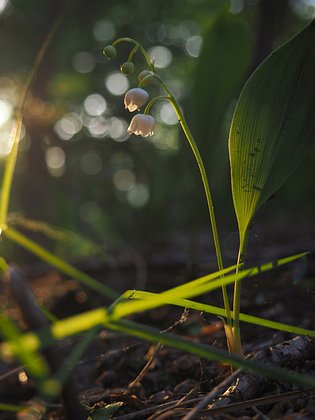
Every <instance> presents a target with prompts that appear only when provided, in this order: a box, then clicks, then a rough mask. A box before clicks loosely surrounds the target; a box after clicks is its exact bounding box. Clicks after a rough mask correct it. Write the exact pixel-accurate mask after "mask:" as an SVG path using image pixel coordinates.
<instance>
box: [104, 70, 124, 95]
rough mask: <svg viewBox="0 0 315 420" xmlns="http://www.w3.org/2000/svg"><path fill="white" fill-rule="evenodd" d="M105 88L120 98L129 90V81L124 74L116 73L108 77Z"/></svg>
mask: <svg viewBox="0 0 315 420" xmlns="http://www.w3.org/2000/svg"><path fill="white" fill-rule="evenodd" d="M105 86H106V88H107V90H108V91H109V92H110V93H111V94H112V95H115V96H120V95H123V94H124V93H125V92H126V91H127V90H128V88H129V81H128V79H127V77H126V76H125V75H124V74H122V73H120V72H114V73H111V74H109V75H108V76H107V77H106V79H105Z"/></svg>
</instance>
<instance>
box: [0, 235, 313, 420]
mask: <svg viewBox="0 0 315 420" xmlns="http://www.w3.org/2000/svg"><path fill="white" fill-rule="evenodd" d="M304 239H305V240H304V243H303V244H302V246H303V248H301V244H299V245H298V247H299V249H295V248H294V249H292V250H291V249H289V250H288V249H286V250H285V252H287V251H292V252H289V253H287V254H284V250H282V249H280V250H279V249H272V250H270V247H269V245H268V243H267V246H266V247H265V248H264V247H262V246H260V250H261V254H260V255H259V258H258V259H260V258H262V259H263V261H264V262H266V261H268V258H269V255H267V254H269V253H270V254H271V253H273V254H274V255H277V257H282V256H286V255H289V254H290V253H291V254H292V253H294V252H297V251H301V250H312V249H311V248H312V246H314V245H313V240H312V239H313V238H311V237H305V238H304ZM308 241H309V243H308ZM205 242H206V241H205ZM280 242H281V241H280ZM200 243H201V245H200V247H201V253H200V255H204V251H202V250H203V249H204V246H205V245H204V243H203V241H201V242H200ZM160 249H161V248H160ZM312 251H313V255H311V256H310V257H309V258H308V259H307V260H301V261H299V262H296V263H293V264H291V265H289V266H287V267H284V268H282V269H277V270H273V271H271V272H268V273H265V274H263V275H260V276H259V277H257V278H256V277H255V278H254V279H251V280H250V281H247V280H245V281H244V287H243V290H242V312H244V313H247V314H251V315H257V316H260V317H263V318H267V319H272V320H275V321H279V322H283V323H287V324H290V325H295V326H300V327H304V328H308V329H314V325H315V311H314V308H315V281H314V280H315V258H314V251H315V250H312ZM255 252H256V251H255ZM148 255H150V256H143V255H138V254H137V253H135V252H132V253H130V250H129V251H128V252H126V253H125V254H124V257H122V256H121V255H120V257H119V258H117V259H116V261H115V263H114V264H109V265H108V264H105V265H104V264H102V263H99V262H97V261H92V262H89V263H88V264H87V263H84V265H82V267H80V268H82V269H84V270H85V271H87V272H89V274H91V275H92V276H94V277H95V278H97V279H100V280H104V281H106V284H108V285H109V286H115V288H116V289H119V290H120V291H121V292H123V291H125V290H126V289H131V288H137V289H146V290H150V291H161V290H165V289H167V288H170V287H172V286H175V285H178V284H182V283H183V282H184V281H188V280H191V279H193V278H197V277H198V276H201V275H203V274H205V273H207V272H209V270H210V268H209V267H208V265H207V263H206V262H205V260H204V261H203V259H202V258H199V261H198V263H189V264H188V263H187V255H185V252H183V253H178V252H177V253H173V254H172V252H171V251H170V249H168V251H165V250H164V251H163V252H160V253H159V252H157V250H156V249H155V250H150V253H149V254H148ZM249 258H250V255H249ZM205 259H206V257H205ZM269 260H270V259H269ZM131 261H132V262H133V263H132V264H131V263H130V262H131ZM185 262H186V263H185ZM249 264H250V265H252V264H251V261H250V262H249ZM213 269H214V268H213ZM23 272H24V275H25V278H26V279H27V285H28V287H29V288H30V289H31V290H32V291H33V293H34V294H35V296H36V297H37V298H38V299H39V300H40V301H41V302H42V303H43V304H44V305H45V306H47V307H48V308H49V309H50V310H51V311H52V312H53V313H54V314H55V315H56V316H58V317H60V318H63V317H66V316H69V315H72V314H74V313H80V312H83V311H85V310H88V309H92V308H95V307H99V306H102V305H104V303H106V302H104V300H103V299H102V298H101V297H100V296H98V295H97V294H95V293H93V292H92V293H91V292H90V291H88V290H86V289H85V288H82V286H81V285H80V284H79V283H78V282H77V281H75V280H73V279H69V278H65V277H64V276H62V275H60V274H59V273H58V272H56V271H55V270H53V269H51V268H49V267H47V266H45V265H42V264H40V265H38V264H37V265H29V266H25V267H23ZM6 288H7V286H6V285H3V286H2V290H1V294H0V299H1V302H2V306H3V307H5V308H6V310H7V312H8V313H9V314H10V315H11V316H12V317H13V318H15V319H17V320H18V321H19V323H20V325H23V324H24V322H23V319H22V317H21V314H20V312H19V309H18V308H17V306H16V305H14V304H13V303H12V301H10V300H8V298H7V296H8V295H7V290H6ZM200 301H203V302H207V303H210V304H213V305H218V306H221V305H222V302H221V295H220V292H218V291H216V292H215V293H212V294H211V295H206V296H203V297H202V298H200ZM131 319H132V320H135V321H137V322H140V323H145V324H147V325H152V326H155V327H156V328H158V329H159V330H163V329H167V328H170V327H172V332H174V333H176V334H179V335H181V336H184V337H187V338H189V339H192V340H194V341H196V342H198V343H204V344H208V345H213V346H217V347H219V348H225V347H226V343H225V337H224V330H223V324H222V320H221V319H219V318H217V317H214V316H210V315H208V314H202V313H199V312H195V311H190V312H188V311H184V312H183V309H181V308H176V307H170V306H163V307H160V308H157V309H154V310H151V311H148V312H146V313H140V314H137V315H135V316H132V318H131ZM24 326H25V325H24ZM241 331H242V340H243V345H244V352H245V354H249V353H254V354H256V356H258V358H259V359H260V360H263V361H266V362H274V361H275V359H276V362H277V363H278V366H282V367H285V368H288V369H290V370H292V371H295V372H299V373H302V374H304V373H305V374H308V375H310V376H312V377H314V378H315V344H314V342H313V341H312V340H311V339H309V338H307V337H294V335H292V334H289V333H284V332H280V331H274V330H271V329H267V328H262V327H258V326H253V325H250V324H245V323H243V324H242V325H241ZM78 340H80V338H78V337H74V338H71V339H67V340H65V341H64V342H62V343H61V344H60V351H61V352H62V353H64V354H65V355H66V354H68V353H69V351H70V350H71V349H72V348H73V347H74V345H75V344H76V343H78ZM283 343H284V344H283ZM268 349H269V350H268ZM273 355H276V358H275V359H274V356H273ZM148 361H150V363H149V364H148V365H147V368H146V370H144V371H143V368H144V367H145V366H146V364H147V363H148ZM21 372H22V373H23V372H24V367H23V366H19V365H16V364H10V365H8V364H5V363H3V362H1V363H0V394H1V399H0V401H1V402H6V403H11V404H21V405H25V404H27V403H28V402H30V401H34V396H35V395H36V390H35V388H34V384H33V382H32V380H31V379H27V380H25V376H23V375H22V376H21ZM139 374H140V377H139ZM23 378H24V379H23ZM26 378H27V377H26ZM73 378H74V384H75V386H74V387H73V389H72V391H71V392H72V396H73V395H74V394H75V397H78V399H79V401H80V402H81V403H84V404H85V405H88V406H89V407H94V412H93V410H92V411H91V412H90V415H91V416H92V418H93V419H105V418H109V413H110V410H112V417H113V418H117V419H120V420H129V419H130V420H131V419H150V420H153V419H159V420H162V419H172V418H174V419H175V418H185V420H188V419H192V418H197V419H203V418H218V419H221V418H222V419H235V418H237V419H244V420H245V419H252V418H254V419H257V420H258V419H262V420H265V419H280V418H281V419H287V420H297V419H310V420H311V419H314V418H315V397H314V391H313V392H310V391H309V390H303V389H301V388H298V387H296V386H293V385H290V384H288V383H281V382H278V381H276V380H271V379H266V378H259V377H255V376H253V375H248V374H245V373H244V372H239V371H237V372H236V373H235V372H234V373H233V372H232V371H231V368H230V367H229V366H227V365H224V364H220V363H217V362H211V361H208V360H204V359H201V358H200V357H197V356H195V355H191V354H188V353H185V352H182V351H179V350H176V349H172V348H168V347H165V346H160V345H158V346H157V345H156V344H151V343H148V342H144V341H141V340H139V339H137V338H133V337H129V336H125V335H123V334H120V333H117V332H113V331H109V330H105V329H103V330H101V331H99V332H98V333H97V334H95V337H94V339H93V340H92V342H91V344H90V346H89V348H88V350H87V351H86V352H85V354H84V356H83V358H82V359H81V360H80V362H79V363H77V365H76V367H75V370H74V372H73ZM222 395H223V397H222ZM68 398H71V393H70V397H69V396H68ZM66 399H67V397H66V398H65V400H64V404H63V405H62V404H61V402H60V401H56V402H55V403H54V404H51V405H50V406H49V409H48V411H46V413H45V414H44V415H43V416H42V417H40V416H38V417H30V415H29V417H27V416H26V417H23V416H22V415H20V416H19V417H18V418H23V419H24V418H25V419H32V418H34V419H35V418H47V419H56V420H57V419H63V418H66V414H65V410H64V407H65V406H67V404H68V403H69V402H68V401H66ZM201 402H203V407H200V406H198V407H199V408H198V410H197V412H195V413H194V412H192V409H193V408H194V407H196V406H197V405H198V404H200V403H201ZM68 405H69V404H68ZM70 405H71V404H70ZM68 410H70V411H68V418H73V419H75V420H79V419H80V415H79V414H78V415H77V416H75V415H73V414H71V407H70V408H68ZM69 413H70V414H69ZM97 415H98V416H99V417H97ZM185 416H186V417H185ZM87 417H88V415H86V418H87ZM11 418H12V419H13V418H16V417H15V415H13V414H10V413H5V412H1V413H0V419H11Z"/></svg>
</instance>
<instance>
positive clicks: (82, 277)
mask: <svg viewBox="0 0 315 420" xmlns="http://www.w3.org/2000/svg"><path fill="white" fill-rule="evenodd" d="M3 234H4V235H5V236H6V237H7V238H8V239H10V240H11V241H13V242H15V243H17V244H19V245H21V246H22V247H23V248H25V249H27V250H28V251H29V252H31V253H32V254H35V255H36V256H37V257H39V258H40V259H42V260H43V261H45V262H47V263H48V264H50V265H52V266H54V267H56V268H57V269H58V270H60V271H61V272H63V273H65V274H67V275H68V276H70V277H73V278H74V279H76V280H78V281H79V282H81V283H83V284H84V285H85V286H87V287H89V288H91V289H93V290H95V291H97V292H99V293H101V294H102V295H104V296H107V297H108V298H110V299H116V298H117V297H118V293H117V292H115V291H114V290H112V289H111V288H109V287H107V286H105V284H102V283H100V282H98V281H97V280H95V279H93V278H92V277H90V276H89V275H87V274H85V273H83V272H82V271H80V270H78V269H77V268H75V267H73V266H72V265H70V264H68V263H66V262H65V261H63V260H62V259H61V258H58V257H57V256H56V255H54V254H52V253H51V252H49V251H47V250H46V249H45V248H43V247H41V246H40V245H38V244H36V243H35V242H34V241H32V240H30V239H28V238H27V237H26V236H24V235H22V234H21V233H20V232H18V231H16V230H15V229H13V228H11V227H8V228H7V229H6V230H4V231H3Z"/></svg>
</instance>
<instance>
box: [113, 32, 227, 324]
mask: <svg viewBox="0 0 315 420" xmlns="http://www.w3.org/2000/svg"><path fill="white" fill-rule="evenodd" d="M120 42H130V43H133V44H135V45H136V46H138V47H139V50H140V51H141V53H142V54H143V56H144V58H145V60H146V62H147V64H148V68H149V70H151V71H153V75H152V76H154V77H155V78H156V79H158V81H159V82H160V84H161V86H162V87H163V88H164V90H165V91H166V93H167V94H168V97H163V96H162V97H160V96H159V97H157V98H154V99H152V100H151V101H150V102H149V104H148V105H147V107H146V108H145V111H144V113H145V114H146V113H147V112H148V111H149V109H150V107H151V106H152V105H153V103H154V102H155V100H160V99H168V100H169V101H170V103H171V104H172V106H173V108H174V110H175V112H176V115H177V117H178V120H179V123H180V125H181V127H182V129H183V131H184V134H185V136H186V138H187V140H188V143H189V145H190V147H191V149H192V151H193V154H194V156H195V159H196V161H197V164H198V168H199V171H200V174H201V179H202V183H203V187H204V191H205V195H206V199H207V205H208V211H209V218H210V223H211V228H212V232H213V240H214V246H215V252H216V257H217V263H218V267H219V270H222V269H223V261H222V253H221V247H220V241H219V235H218V229H217V223H216V218H215V213H214V205H213V201H212V196H211V192H210V187H209V183H208V179H207V174H206V170H205V166H204V164H203V160H202V158H201V155H200V152H199V149H198V147H197V144H196V142H195V140H194V138H193V135H192V134H191V131H190V130H189V127H188V125H187V122H186V120H185V118H184V115H183V113H182V110H181V108H180V107H179V105H178V103H177V101H176V99H175V98H174V96H173V95H172V93H171V92H170V91H169V89H168V87H167V86H166V85H165V83H164V82H163V80H162V79H161V78H160V77H159V76H158V75H157V74H156V73H155V72H154V63H153V61H152V60H151V58H150V57H149V55H148V53H147V52H146V50H145V49H144V48H143V47H142V45H141V44H139V43H138V42H137V41H135V40H134V39H132V38H119V39H117V40H116V41H114V42H113V43H112V45H113V46H115V45H117V44H119V43H120ZM145 79H146V78H144V79H143V80H142V81H141V82H140V83H139V87H140V86H141V85H142V84H143V83H144V81H145ZM222 295H223V302H224V308H225V312H226V318H227V323H228V326H229V327H232V317H231V309H230V303H229V297H228V293H227V289H226V287H225V286H222Z"/></svg>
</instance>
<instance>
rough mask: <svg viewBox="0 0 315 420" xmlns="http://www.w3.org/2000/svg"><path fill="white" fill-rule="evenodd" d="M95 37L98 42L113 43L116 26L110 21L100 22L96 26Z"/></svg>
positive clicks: (94, 29)
mask: <svg viewBox="0 0 315 420" xmlns="http://www.w3.org/2000/svg"><path fill="white" fill-rule="evenodd" d="M93 35H94V37H95V39H96V40H97V41H100V42H106V41H111V40H112V39H113V38H114V36H115V26H114V24H113V23H112V22H110V21H109V20H106V19H103V20H99V21H98V22H96V23H95V25H94V28H93Z"/></svg>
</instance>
